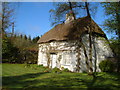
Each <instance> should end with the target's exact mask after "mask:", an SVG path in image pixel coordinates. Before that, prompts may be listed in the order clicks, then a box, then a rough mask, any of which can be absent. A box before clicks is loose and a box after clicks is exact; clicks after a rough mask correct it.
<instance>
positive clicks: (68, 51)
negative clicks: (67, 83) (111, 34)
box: [38, 34, 113, 72]
mask: <svg viewBox="0 0 120 90" xmlns="http://www.w3.org/2000/svg"><path fill="white" fill-rule="evenodd" d="M88 39H89V35H88V34H86V35H84V36H83V38H82V41H83V43H84V45H85V47H86V50H87V55H89V41H88ZM74 43H75V41H69V42H66V41H60V42H55V41H54V42H51V43H44V44H39V54H38V65H43V66H47V60H48V59H47V56H46V51H47V50H49V49H50V48H49V47H51V48H53V49H54V50H57V53H56V54H57V55H56V62H57V64H56V63H53V64H52V65H53V67H55V66H56V67H58V68H62V67H64V68H68V69H69V70H71V71H73V72H75V68H76V64H77V62H76V60H77V57H76V55H77V53H76V52H75V46H74ZM48 46H49V47H48ZM92 47H93V57H92V58H93V64H94V61H95V58H97V62H96V63H97V71H98V72H99V71H100V69H99V66H98V65H99V63H100V62H101V61H102V60H104V59H106V58H107V57H113V53H112V50H111V49H110V47H109V44H108V41H107V40H106V39H105V38H103V37H95V38H94V43H93V44H92ZM95 50H96V57H95ZM60 55H61V60H60V61H58V58H59V56H60ZM53 60H55V59H53ZM52 62H54V61H52ZM80 67H81V69H80V72H83V71H86V64H85V55H84V51H83V48H82V47H81V64H80ZM93 69H94V67H93Z"/></svg>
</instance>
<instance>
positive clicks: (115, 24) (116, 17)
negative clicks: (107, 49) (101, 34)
mask: <svg viewBox="0 0 120 90" xmlns="http://www.w3.org/2000/svg"><path fill="white" fill-rule="evenodd" d="M101 5H102V6H103V8H104V10H105V15H106V16H108V18H107V19H106V20H105V22H104V28H105V29H106V30H107V31H109V32H115V33H116V35H117V36H118V38H119V39H120V2H109V3H108V2H106V3H101Z"/></svg>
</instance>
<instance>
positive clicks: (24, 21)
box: [15, 2, 111, 38]
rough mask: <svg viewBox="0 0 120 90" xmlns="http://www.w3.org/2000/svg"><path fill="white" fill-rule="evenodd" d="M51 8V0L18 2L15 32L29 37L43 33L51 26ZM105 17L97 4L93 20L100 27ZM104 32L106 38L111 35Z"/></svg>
mask: <svg viewBox="0 0 120 90" xmlns="http://www.w3.org/2000/svg"><path fill="white" fill-rule="evenodd" d="M53 8H54V6H53V2H20V3H19V6H18V7H17V8H16V14H15V22H16V23H15V32H16V33H22V34H26V35H27V36H29V35H30V36H31V38H33V37H36V36H41V35H43V34H45V33H46V32H47V31H49V30H50V29H52V28H53V27H52V26H51V22H50V13H49V10H50V9H53ZM105 18H106V17H105V16H104V9H103V8H102V7H101V6H98V12H97V13H96V16H95V17H94V18H93V20H94V21H95V22H96V23H97V24H98V25H99V26H100V27H101V25H102V24H103V22H104V20H105ZM101 28H102V27H101ZM104 32H105V33H106V34H107V37H108V38H110V37H111V34H108V33H107V32H106V31H104Z"/></svg>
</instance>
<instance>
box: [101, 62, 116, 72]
mask: <svg viewBox="0 0 120 90" xmlns="http://www.w3.org/2000/svg"><path fill="white" fill-rule="evenodd" d="M99 68H100V69H101V71H102V72H113V71H114V63H113V62H112V61H110V60H103V61H101V62H100V63H99Z"/></svg>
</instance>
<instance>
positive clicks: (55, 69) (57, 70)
mask: <svg viewBox="0 0 120 90" xmlns="http://www.w3.org/2000/svg"><path fill="white" fill-rule="evenodd" d="M52 72H54V73H59V72H61V70H60V69H59V68H57V67H55V68H53V69H52Z"/></svg>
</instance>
